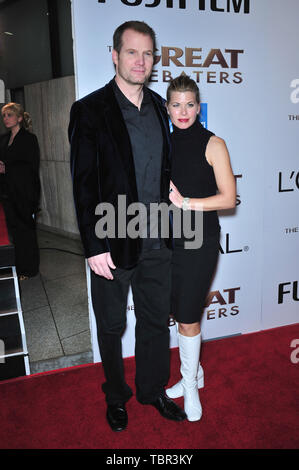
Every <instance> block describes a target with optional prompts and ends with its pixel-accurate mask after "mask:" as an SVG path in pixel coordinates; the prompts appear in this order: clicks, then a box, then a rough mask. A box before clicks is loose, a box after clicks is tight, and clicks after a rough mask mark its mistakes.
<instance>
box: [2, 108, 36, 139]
mask: <svg viewBox="0 0 299 470" xmlns="http://www.w3.org/2000/svg"><path fill="white" fill-rule="evenodd" d="M8 109H10V110H11V111H12V112H13V113H15V114H16V115H17V117H18V118H19V117H21V118H22V121H21V123H20V124H21V126H23V127H24V128H25V129H26V130H27V131H29V132H32V119H31V117H30V114H29V113H27V112H26V111H24V108H23V106H22V105H21V104H19V103H7V104H5V105H4V106H3V108H2V110H1V112H2V113H3V112H4V111H6V110H8Z"/></svg>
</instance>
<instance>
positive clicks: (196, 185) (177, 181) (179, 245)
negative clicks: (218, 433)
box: [166, 74, 236, 421]
mask: <svg viewBox="0 0 299 470" xmlns="http://www.w3.org/2000/svg"><path fill="white" fill-rule="evenodd" d="M167 111H168V114H169V116H170V119H171V121H172V124H173V133H172V135H171V147H172V163H171V165H172V170H171V183H170V194H169V199H170V201H171V202H172V203H173V204H174V205H175V206H177V207H179V208H180V209H182V210H189V211H190V212H191V216H192V220H193V221H194V216H195V211H202V214H203V243H202V246H201V247H200V248H197V249H187V248H185V241H186V239H185V238H184V235H182V237H181V238H177V239H174V250H173V256H172V311H171V313H172V314H173V315H174V317H175V319H176V321H177V323H178V343H179V351H180V359H181V373H182V380H180V381H179V382H178V383H177V384H175V385H174V386H172V387H171V388H169V389H168V390H166V393H167V395H168V396H169V397H170V398H178V397H180V396H184V408H185V412H186V415H187V418H188V420H189V421H198V420H199V419H200V418H201V415H202V407H201V403H200V400H199V395H198V388H201V387H202V386H203V369H202V367H201V365H200V364H199V357H200V345H201V328H200V319H201V315H202V310H203V308H204V305H205V300H206V296H207V293H208V290H209V286H210V283H211V279H212V276H213V274H214V271H215V269H216V264H217V258H218V253H219V233H220V226H219V220H218V215H217V210H220V209H229V208H232V207H234V206H235V201H236V188H235V179H234V175H233V172H232V169H231V164H230V157H229V154H228V150H227V148H226V145H225V142H224V140H223V139H220V138H219V137H217V136H215V135H214V134H213V133H212V132H210V131H208V130H207V129H205V128H204V127H203V126H202V125H201V123H200V122H199V120H198V116H199V112H200V99H199V90H198V87H197V84H196V83H195V81H194V80H192V79H191V78H190V77H188V76H187V75H184V74H182V75H180V76H179V77H177V78H175V79H174V80H172V82H171V83H170V85H169V87H168V89H167Z"/></svg>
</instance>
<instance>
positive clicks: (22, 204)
mask: <svg viewBox="0 0 299 470" xmlns="http://www.w3.org/2000/svg"><path fill="white" fill-rule="evenodd" d="M9 138H10V133H7V134H4V135H2V136H1V137H0V160H2V161H4V163H5V174H4V175H0V176H1V178H0V180H1V183H0V184H1V187H2V193H4V196H6V197H8V199H9V201H10V202H11V203H12V204H13V206H14V209H15V211H16V213H17V214H18V215H20V216H21V217H22V215H24V214H28V213H30V214H33V213H35V212H36V211H37V210H38V204H39V197H40V180H39V161H40V152H39V145H38V141H37V138H36V136H35V135H34V134H32V133H30V132H28V131H26V130H25V129H24V128H23V127H21V129H20V130H19V132H18V133H17V134H16V136H15V138H14V140H13V143H12V144H11V146H10V147H9V148H8V142H9Z"/></svg>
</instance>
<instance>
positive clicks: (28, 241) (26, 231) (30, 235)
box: [2, 199, 40, 276]
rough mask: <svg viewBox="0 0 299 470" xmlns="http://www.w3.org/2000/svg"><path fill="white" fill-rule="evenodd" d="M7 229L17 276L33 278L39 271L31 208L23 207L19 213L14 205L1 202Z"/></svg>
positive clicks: (34, 223)
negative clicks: (12, 248)
mask: <svg viewBox="0 0 299 470" xmlns="http://www.w3.org/2000/svg"><path fill="white" fill-rule="evenodd" d="M2 203H3V207H4V212H5V216H6V222H7V227H8V230H9V233H10V234H11V236H12V239H13V244H14V248H15V263H16V270H17V273H18V275H22V274H23V275H25V276H35V275H36V274H37V273H38V271H39V261H40V256H39V247H38V241H37V234H36V222H35V220H34V219H33V217H32V213H33V210H32V208H31V207H26V206H25V205H23V210H22V212H20V211H19V210H18V209H17V208H16V206H15V204H14V203H13V202H12V201H9V200H7V199H6V200H3V201H2Z"/></svg>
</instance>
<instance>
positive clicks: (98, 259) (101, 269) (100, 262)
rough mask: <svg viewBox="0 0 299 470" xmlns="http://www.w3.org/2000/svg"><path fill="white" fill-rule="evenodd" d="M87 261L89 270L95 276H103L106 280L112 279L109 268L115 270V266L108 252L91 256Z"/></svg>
mask: <svg viewBox="0 0 299 470" xmlns="http://www.w3.org/2000/svg"><path fill="white" fill-rule="evenodd" d="M87 261H88V264H89V266H90V269H92V270H93V272H94V273H95V274H98V275H99V276H103V277H105V278H106V279H110V280H112V279H113V276H112V273H111V271H110V268H111V269H115V268H116V266H115V265H114V263H113V261H112V258H111V255H110V253H109V252H107V253H102V254H100V255H96V256H91V257H90V258H88V259H87Z"/></svg>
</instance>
